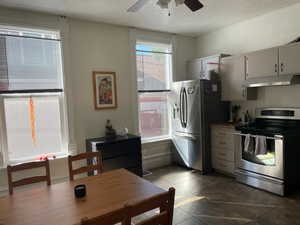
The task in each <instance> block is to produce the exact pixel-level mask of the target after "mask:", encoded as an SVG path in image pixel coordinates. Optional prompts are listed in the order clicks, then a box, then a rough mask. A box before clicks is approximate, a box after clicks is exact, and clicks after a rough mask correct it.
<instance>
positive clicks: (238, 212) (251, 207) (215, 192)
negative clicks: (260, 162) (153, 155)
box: [136, 166, 300, 225]
mask: <svg viewBox="0 0 300 225" xmlns="http://www.w3.org/2000/svg"><path fill="white" fill-rule="evenodd" d="M152 172H153V173H152V174H151V175H149V176H147V177H145V179H147V180H149V181H150V182H152V183H154V184H156V185H158V186H160V187H162V188H164V189H168V188H169V187H171V186H172V187H175V188H176V197H175V211H174V221H173V224H174V225H210V224H211V225H298V224H299V225H300V191H299V192H298V193H295V194H293V195H291V196H288V197H280V196H276V195H273V194H270V193H267V192H265V191H261V190H257V189H254V188H252V187H248V186H246V185H244V184H240V183H237V182H236V181H235V180H234V179H233V178H228V177H225V176H223V175H219V174H210V175H201V174H200V173H199V172H197V171H193V170H188V169H186V168H182V167H178V166H169V167H165V168H160V169H155V170H153V171H152ZM152 213H155V212H152ZM150 214H151V213H150ZM150 214H149V215H150ZM149 215H148V216H149ZM139 219H141V218H140V217H139V218H136V221H138V220H139Z"/></svg>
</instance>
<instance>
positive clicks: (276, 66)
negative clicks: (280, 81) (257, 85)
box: [275, 63, 278, 73]
mask: <svg viewBox="0 0 300 225" xmlns="http://www.w3.org/2000/svg"><path fill="white" fill-rule="evenodd" d="M277 68H278V65H277V63H276V64H275V73H277V72H278V70H277Z"/></svg>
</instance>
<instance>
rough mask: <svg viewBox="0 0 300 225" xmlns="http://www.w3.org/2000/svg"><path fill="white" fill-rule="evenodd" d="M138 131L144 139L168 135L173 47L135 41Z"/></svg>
mask: <svg viewBox="0 0 300 225" xmlns="http://www.w3.org/2000/svg"><path fill="white" fill-rule="evenodd" d="M136 66H137V79H138V80H137V82H138V92H139V125H140V127H139V129H140V133H141V135H142V138H144V139H159V138H162V137H168V136H169V134H170V122H169V121H170V119H169V118H170V117H169V100H168V93H169V91H170V82H171V78H172V45H167V44H162V43H152V42H145V41H137V44H136Z"/></svg>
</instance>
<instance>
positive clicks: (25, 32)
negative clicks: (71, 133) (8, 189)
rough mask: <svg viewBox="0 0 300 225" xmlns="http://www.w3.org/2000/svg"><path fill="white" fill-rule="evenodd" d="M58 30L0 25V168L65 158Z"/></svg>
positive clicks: (65, 142) (64, 116)
mask: <svg viewBox="0 0 300 225" xmlns="http://www.w3.org/2000/svg"><path fill="white" fill-rule="evenodd" d="M61 51H62V50H61V43H60V39H59V33H58V32H56V31H48V30H37V29H27V28H22V27H2V26H0V107H2V109H1V108H0V118H2V119H3V123H1V124H0V128H1V131H0V140H2V142H1V143H0V147H1V148H0V163H1V162H2V163H1V165H0V167H1V166H6V165H7V164H9V163H18V162H24V161H31V160H38V159H41V158H44V157H50V158H51V157H53V158H55V157H57V156H62V155H66V154H67V146H68V144H67V140H68V138H67V118H66V115H67V114H66V111H65V110H66V109H65V108H66V107H65V96H64V92H63V66H62V54H61Z"/></svg>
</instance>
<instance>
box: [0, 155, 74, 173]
mask: <svg viewBox="0 0 300 225" xmlns="http://www.w3.org/2000/svg"><path fill="white" fill-rule="evenodd" d="M69 155H70V154H68V153H65V154H60V155H59V156H56V157H55V158H54V159H53V158H50V159H49V161H50V162H51V161H52V160H57V159H66V158H68V156H69ZM32 161H38V160H27V161H25V160H24V161H22V160H20V161H12V162H9V163H8V164H12V165H14V164H21V163H26V162H32ZM3 169H6V167H4V166H0V170H3Z"/></svg>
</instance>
